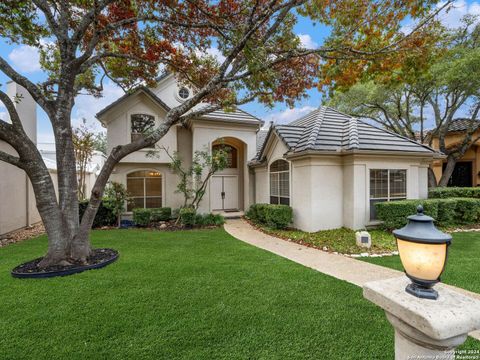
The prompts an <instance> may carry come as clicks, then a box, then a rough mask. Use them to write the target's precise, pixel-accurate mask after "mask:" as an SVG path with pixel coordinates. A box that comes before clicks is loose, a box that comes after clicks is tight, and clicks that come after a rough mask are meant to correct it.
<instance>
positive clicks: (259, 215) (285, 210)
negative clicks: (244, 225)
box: [247, 204, 293, 229]
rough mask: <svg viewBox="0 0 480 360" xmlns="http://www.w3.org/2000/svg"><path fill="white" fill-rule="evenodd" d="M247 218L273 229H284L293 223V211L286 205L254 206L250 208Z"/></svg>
mask: <svg viewBox="0 0 480 360" xmlns="http://www.w3.org/2000/svg"><path fill="white" fill-rule="evenodd" d="M247 216H248V217H249V218H250V219H252V221H254V222H256V223H260V224H263V225H266V226H268V227H271V228H274V229H285V228H287V227H288V225H290V224H291V223H292V221H293V211H292V208H291V207H290V206H287V205H271V204H254V205H252V206H250V209H249V210H248V212H247Z"/></svg>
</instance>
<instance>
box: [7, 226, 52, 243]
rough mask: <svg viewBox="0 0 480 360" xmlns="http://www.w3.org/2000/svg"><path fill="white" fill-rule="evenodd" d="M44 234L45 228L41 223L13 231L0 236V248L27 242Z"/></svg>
mask: <svg viewBox="0 0 480 360" xmlns="http://www.w3.org/2000/svg"><path fill="white" fill-rule="evenodd" d="M43 234H45V227H44V226H43V224H42V223H38V224H35V225H32V226H30V227H28V228H24V229H20V230H15V231H12V232H10V233H7V234H4V235H1V236H0V247H4V246H7V245H10V244H14V243H17V242H20V241H23V240H28V239H31V238H34V237H37V236H39V235H43Z"/></svg>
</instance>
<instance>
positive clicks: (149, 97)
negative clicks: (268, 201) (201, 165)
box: [97, 74, 263, 213]
mask: <svg viewBox="0 0 480 360" xmlns="http://www.w3.org/2000/svg"><path fill="white" fill-rule="evenodd" d="M190 96H192V90H191V89H189V88H187V87H185V86H178V85H177V82H176V80H175V77H174V76H173V75H168V74H167V75H164V76H163V77H161V78H160V79H159V82H158V86H157V87H156V88H154V89H148V88H145V87H140V88H138V89H137V90H136V91H134V92H132V93H130V94H127V95H125V96H123V97H122V98H120V99H118V100H117V101H115V102H114V103H112V104H111V105H109V106H108V107H107V108H105V109H103V110H102V111H100V112H99V113H98V114H97V118H98V119H99V120H100V121H101V122H102V123H103V124H104V126H106V128H107V143H108V150H107V152H108V153H109V152H110V151H111V149H112V148H113V147H114V146H116V145H119V144H126V143H129V142H130V141H131V140H134V139H135V137H136V136H141V135H142V133H143V132H144V131H146V130H148V129H149V128H152V127H154V126H155V125H158V124H160V122H161V121H162V119H164V117H165V115H166V113H167V111H168V110H169V109H170V108H172V107H175V106H178V105H179V104H180V103H181V102H182V101H184V100H186V99H188V98H189V97H190ZM262 124H263V122H262V121H261V120H259V119H258V118H256V117H254V116H252V115H250V114H248V113H246V112H244V111H241V110H237V111H235V112H223V111H215V112H213V113H210V114H208V115H205V116H202V117H200V118H198V119H193V120H190V121H189V122H188V124H187V126H186V127H184V126H182V125H176V126H173V127H172V128H171V129H170V131H169V132H168V133H167V134H166V135H165V136H164V137H163V138H162V139H161V140H160V141H159V143H158V144H157V149H158V148H159V147H164V148H165V149H168V152H169V153H170V154H172V153H173V152H174V151H177V152H178V154H179V156H180V157H181V158H182V160H183V161H184V163H185V165H186V166H188V165H189V164H191V161H192V156H193V154H194V152H195V151H197V150H199V151H204V150H209V151H211V149H212V148H215V146H227V147H229V149H230V151H229V157H230V159H229V165H228V167H227V168H226V169H224V170H223V171H220V172H218V173H216V174H215V175H214V176H213V177H212V179H211V181H210V184H209V186H208V188H207V192H206V194H205V196H204V198H203V200H202V202H201V204H200V208H199V212H202V213H203V212H210V211H212V210H220V211H230V210H235V211H238V210H240V211H243V210H245V209H248V207H249V206H250V204H252V202H253V201H254V198H253V189H254V186H253V184H252V181H253V175H252V174H251V173H250V172H249V168H248V162H249V160H251V159H253V158H254V157H255V154H256V152H257V148H256V147H257V132H258V131H259V130H260V127H261V126H262ZM151 150H152V149H143V150H141V151H137V152H135V153H132V154H130V155H128V156H127V157H125V158H124V159H122V160H121V162H120V163H119V164H118V165H117V166H116V167H115V170H114V172H113V174H112V176H111V179H112V180H114V181H118V182H121V183H124V184H125V185H126V186H127V189H128V191H129V193H130V194H131V195H132V198H133V202H132V203H131V204H130V205H129V206H128V209H127V210H128V211H131V210H132V208H133V207H146V208H149V207H162V206H169V207H172V208H179V207H180V206H181V205H182V204H183V198H182V195H181V194H178V193H176V192H175V190H176V189H177V182H178V178H177V176H176V175H175V174H173V173H172V172H171V171H170V170H169V167H168V164H169V163H170V162H171V160H170V158H169V157H168V155H167V153H166V152H165V151H164V150H160V151H156V154H155V156H154V157H151V156H146V155H147V154H148V153H149V152H150V153H151Z"/></svg>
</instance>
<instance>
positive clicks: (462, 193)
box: [428, 187, 480, 199]
mask: <svg viewBox="0 0 480 360" xmlns="http://www.w3.org/2000/svg"><path fill="white" fill-rule="evenodd" d="M428 197H429V198H431V199H445V198H474V199H480V187H438V188H433V189H430V190H429V191H428Z"/></svg>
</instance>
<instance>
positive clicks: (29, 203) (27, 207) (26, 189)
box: [0, 82, 40, 235]
mask: <svg viewBox="0 0 480 360" xmlns="http://www.w3.org/2000/svg"><path fill="white" fill-rule="evenodd" d="M7 94H8V95H9V96H10V97H11V98H12V99H13V98H14V97H15V95H16V94H18V95H20V96H21V100H19V101H18V102H15V107H16V109H17V112H18V115H19V116H20V119H21V120H22V123H23V127H24V129H25V132H26V134H27V135H28V137H29V138H30V139H31V140H32V141H33V142H35V143H36V142H37V117H36V116H37V109H36V105H35V102H34V101H33V99H32V97H31V96H30V94H29V93H28V92H27V91H26V90H25V89H24V88H22V87H21V86H19V85H17V84H16V83H14V82H8V83H7ZM4 120H5V119H4ZM0 150H2V151H5V152H8V153H10V154H16V151H15V150H14V149H13V148H12V147H11V146H10V145H8V144H7V143H6V142H4V141H1V140H0ZM39 221H40V215H39V214H38V211H37V207H36V202H35V195H34V193H33V189H32V185H31V183H30V180H29V179H28V177H27V174H25V172H24V171H23V170H20V169H19V168H17V167H16V166H13V165H10V164H8V163H6V162H3V161H0V235H2V234H5V233H8V232H11V231H13V230H17V229H20V228H23V227H27V226H30V225H32V224H34V223H37V222H39Z"/></svg>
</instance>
